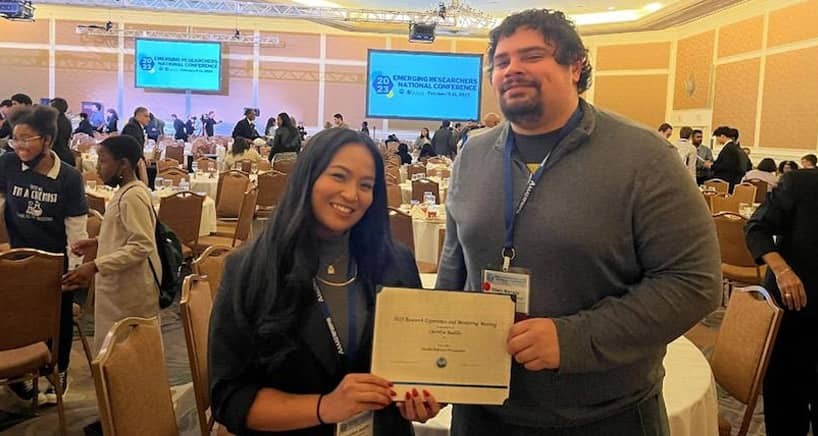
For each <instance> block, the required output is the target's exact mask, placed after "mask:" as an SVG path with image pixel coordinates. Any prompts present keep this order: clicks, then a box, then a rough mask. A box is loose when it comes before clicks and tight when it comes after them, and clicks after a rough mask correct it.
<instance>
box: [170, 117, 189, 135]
mask: <svg viewBox="0 0 818 436" xmlns="http://www.w3.org/2000/svg"><path fill="white" fill-rule="evenodd" d="M170 117H171V119H173V131H174V133H173V139H175V140H177V141H179V140H182V141H185V142H187V138H188V136H187V129H186V128H185V122H184V121H182V120H181V119H179V117H177V116H176V114H171V115H170Z"/></svg>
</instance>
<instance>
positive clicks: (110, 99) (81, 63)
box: [54, 52, 123, 128]
mask: <svg viewBox="0 0 818 436" xmlns="http://www.w3.org/2000/svg"><path fill="white" fill-rule="evenodd" d="M55 62H56V66H55V72H54V76H55V77H54V91H55V95H56V96H58V97H62V98H64V99H66V100H67V101H68V107H69V109H70V110H71V112H74V113H79V112H81V111H82V102H83V101H95V102H98V103H101V104H102V105H103V106H104V107H105V108H104V109H108V108H111V107H113V108H114V109H116V106H117V55H116V54H114V53H87V52H86V53H81V52H57V53H56V55H55ZM122 125H123V124H122V123H120V125H119V127H120V128H122Z"/></svg>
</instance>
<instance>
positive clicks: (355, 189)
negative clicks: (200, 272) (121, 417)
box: [209, 129, 439, 436]
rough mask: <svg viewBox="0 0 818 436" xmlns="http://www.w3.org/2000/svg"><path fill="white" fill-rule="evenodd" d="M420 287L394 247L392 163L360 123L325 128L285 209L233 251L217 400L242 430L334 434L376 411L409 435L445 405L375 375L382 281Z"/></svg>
mask: <svg viewBox="0 0 818 436" xmlns="http://www.w3.org/2000/svg"><path fill="white" fill-rule="evenodd" d="M379 285H384V286H403V287H415V288H417V287H420V278H419V276H418V271H417V267H416V266H415V261H414V259H413V257H412V255H411V253H410V252H409V251H408V250H407V249H406V248H405V247H402V246H396V245H394V244H393V242H392V240H391V237H390V231H389V219H388V215H387V208H386V183H385V179H384V166H383V161H382V160H381V157H380V155H379V153H378V150H377V148H376V146H375V145H374V144H373V143H372V141H371V140H370V139H369V138H368V137H366V136H364V135H362V134H360V133H359V132H356V131H353V130H349V129H328V130H324V131H322V132H320V133H318V134H316V135H315V136H314V137H313V138H312V139H311V140H310V144H309V145H308V146H307V147H306V148H305V150H304V152H303V153H302V154H301V155H300V156H299V158H298V160H297V161H296V164H295V166H294V168H293V171H292V174H290V177H289V183H288V184H287V187H286V188H285V192H284V195H283V196H282V199H281V201H280V202H279V205H278V207H277V208H276V212H275V215H274V216H273V217H272V218H271V220H270V223H269V224H268V226H267V227H266V228H265V229H264V231H263V232H262V234H261V235H260V236H259V237H258V239H256V240H255V241H254V242H252V243H251V244H250V245H249V246H247V247H244V248H242V249H241V250H239V251H238V252H237V253H235V254H233V255H231V256H230V257H229V258H228V259H227V262H226V265H225V276H224V278H223V279H222V283H221V287H220V290H219V292H218V295H217V297H216V300H215V303H214V307H213V312H212V317H211V320H210V341H209V344H210V347H209V364H210V398H211V404H212V408H213V414H214V416H215V418H216V421H218V422H220V423H222V424H224V425H225V426H226V427H227V429H228V430H229V431H230V432H232V433H234V434H259V433H264V432H280V434H289V435H322V436H323V435H327V436H329V435H332V434H334V431H335V427H336V424H337V423H342V422H345V421H347V420H349V419H351V418H353V417H355V418H357V417H358V416H359V415H360V414H362V413H370V412H374V415H373V419H372V421H371V422H372V423H373V426H374V429H373V430H372V432H371V433H370V434H375V435H396V436H401V435H409V434H411V423H410V422H409V421H410V420H420V421H422V420H425V419H428V418H430V417H432V416H434V415H435V414H437V412H438V411H439V405H438V404H437V402H436V401H435V400H434V397H433V396H431V395H429V394H428V392H423V393H422V394H421V393H418V392H416V391H415V392H411V393H409V392H407V393H401V394H402V395H401V396H400V397H399V399H400V400H403V401H402V402H401V403H399V404H400V405H399V406H397V407H396V406H395V405H393V399H398V397H397V393H396V392H394V391H392V389H391V386H392V385H391V383H390V382H388V381H387V380H384V379H382V378H380V377H377V376H376V375H373V374H369V362H370V358H371V351H372V333H373V331H372V329H373V317H374V304H375V293H376V287H377V286H379Z"/></svg>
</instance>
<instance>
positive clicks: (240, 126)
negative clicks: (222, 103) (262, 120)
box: [233, 118, 261, 140]
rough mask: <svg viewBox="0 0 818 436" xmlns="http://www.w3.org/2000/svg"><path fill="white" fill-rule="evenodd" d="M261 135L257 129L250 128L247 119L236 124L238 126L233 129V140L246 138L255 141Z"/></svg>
mask: <svg viewBox="0 0 818 436" xmlns="http://www.w3.org/2000/svg"><path fill="white" fill-rule="evenodd" d="M259 136H261V135H259V134H258V132H257V131H256V128H255V127H251V126H250V122H249V121H247V118H242V119H241V120H239V122H238V123H236V126H235V127H233V138H234V139H235V138H245V139H249V140H253V139H256V138H258V137H259Z"/></svg>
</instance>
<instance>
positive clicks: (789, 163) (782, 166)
mask: <svg viewBox="0 0 818 436" xmlns="http://www.w3.org/2000/svg"><path fill="white" fill-rule="evenodd" d="M797 169H798V164H797V163H795V161H794V160H782V161H781V163H779V164H778V177H779V178H780V177H781V176H783V175H784V174H786V173H788V172H790V171H795V170H797Z"/></svg>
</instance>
